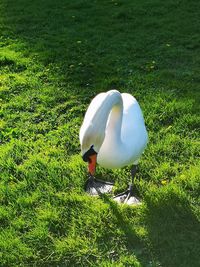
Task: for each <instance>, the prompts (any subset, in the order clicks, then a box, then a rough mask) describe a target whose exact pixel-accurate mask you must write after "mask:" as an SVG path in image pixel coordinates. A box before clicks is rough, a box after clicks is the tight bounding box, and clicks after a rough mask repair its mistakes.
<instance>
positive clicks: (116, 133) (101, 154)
mask: <svg viewBox="0 0 200 267" xmlns="http://www.w3.org/2000/svg"><path fill="white" fill-rule="evenodd" d="M79 138H80V144H81V153H82V156H83V159H84V160H85V161H87V162H88V163H89V164H88V167H89V173H90V174H91V175H94V173H95V168H96V161H97V163H98V164H99V165H100V166H103V167H105V168H121V167H123V166H126V165H130V164H134V165H137V163H138V160H139V158H140V157H141V155H142V152H143V151H144V149H145V147H146V145H147V141H148V135H147V131H146V127H145V123H144V119H143V115H142V111H141V109H140V106H139V104H138V102H137V100H136V99H135V98H134V97H133V96H132V95H130V94H127V93H122V94H121V93H120V92H118V91H117V90H110V91H108V92H106V93H100V94H98V95H97V96H96V97H95V98H94V99H93V100H92V102H91V103H90V105H89V107H88V109H87V112H86V114H85V118H84V121H83V124H82V126H81V129H80V134H79Z"/></svg>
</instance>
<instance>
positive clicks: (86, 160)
mask: <svg viewBox="0 0 200 267" xmlns="http://www.w3.org/2000/svg"><path fill="white" fill-rule="evenodd" d="M93 147H94V145H92V146H91V147H90V149H89V150H88V151H87V152H85V154H84V155H83V157H82V158H83V160H84V161H85V162H89V163H90V161H91V159H90V156H91V155H94V154H97V152H96V151H95V150H94V148H93Z"/></svg>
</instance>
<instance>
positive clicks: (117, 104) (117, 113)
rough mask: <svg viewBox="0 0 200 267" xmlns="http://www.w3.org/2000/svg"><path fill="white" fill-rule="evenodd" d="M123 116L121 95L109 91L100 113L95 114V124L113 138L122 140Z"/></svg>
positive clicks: (114, 91)
mask: <svg viewBox="0 0 200 267" xmlns="http://www.w3.org/2000/svg"><path fill="white" fill-rule="evenodd" d="M122 116H123V101H122V97H121V94H120V93H119V92H118V91H116V90H112V91H109V93H108V94H107V96H106V97H105V99H104V100H103V102H102V104H101V106H100V108H99V110H98V112H97V113H96V114H95V117H94V123H95V122H96V123H97V124H98V126H97V127H101V128H102V130H103V131H104V133H105V134H106V135H107V134H109V136H110V137H111V138H114V139H115V140H116V139H117V140H118V141H119V140H121V125H122Z"/></svg>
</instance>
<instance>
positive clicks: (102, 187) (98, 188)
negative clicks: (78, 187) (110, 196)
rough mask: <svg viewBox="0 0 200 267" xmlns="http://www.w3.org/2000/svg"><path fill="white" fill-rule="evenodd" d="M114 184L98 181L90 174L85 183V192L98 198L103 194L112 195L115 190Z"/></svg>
mask: <svg viewBox="0 0 200 267" xmlns="http://www.w3.org/2000/svg"><path fill="white" fill-rule="evenodd" d="M113 185H114V184H113V183H112V182H106V181H102V180H99V179H96V178H95V177H94V176H92V175H91V174H89V177H88V179H87V181H86V183H85V191H86V192H87V193H89V194H90V195H92V196H98V195H101V194H106V193H111V192H112V188H113Z"/></svg>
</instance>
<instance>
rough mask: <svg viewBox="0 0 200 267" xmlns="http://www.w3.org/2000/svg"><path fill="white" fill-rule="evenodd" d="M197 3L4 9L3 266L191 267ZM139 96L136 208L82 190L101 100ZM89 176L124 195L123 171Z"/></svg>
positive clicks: (199, 246)
mask: <svg viewBox="0 0 200 267" xmlns="http://www.w3.org/2000/svg"><path fill="white" fill-rule="evenodd" d="M199 17H200V1H197V0H191V1H186V0H167V1H161V0H149V1H139V0H124V1H122V0H119V1H118V0H116V1H111V0H110V1H105V0H101V1H100V0H91V1H84V0H75V1H69V0H56V1H53V0H40V1H39V0H33V1H25V0H15V1H14V0H0V33H1V36H0V177H1V179H0V266H1V267H11V266H39V267H42V266H48V267H52V266H56V267H58V266H59V267H61V266H63V267H64V266H69V267H73V266H84V267H85V266H95V267H96V266H100V267H109V266H116V267H122V266H135V267H141V266H144V267H199V264H200V208H199V207H200V160H199V156H200V138H199V128H200V114H199V111H200V108H199V107H200V103H199V100H200V85H199V84H200V83H199V82H200V73H199V70H200V68H199V67H200V20H199ZM113 88H115V89H118V90H120V91H121V92H129V93H131V94H133V95H134V96H135V97H136V98H137V99H138V101H139V103H140V105H141V107H142V110H143V113H144V117H145V121H146V125H147V129H148V132H149V144H148V147H147V149H146V151H145V153H144V155H143V157H142V159H141V162H140V171H139V173H138V175H137V182H136V186H137V189H138V191H139V192H140V195H141V197H142V199H143V204H142V205H141V206H137V207H130V206H126V205H124V206H123V205H122V206H118V205H116V204H115V203H114V202H113V201H111V200H110V199H109V198H108V197H106V196H105V197H103V198H92V197H90V196H88V195H87V194H86V193H85V192H84V190H83V186H84V182H85V181H86V179H87V168H86V164H85V163H84V162H83V161H82V159H81V156H80V146H79V139H78V133H79V127H80V125H81V122H82V120H83V116H84V112H85V110H86V108H87V106H88V104H89V102H90V100H91V98H93V97H94V96H95V95H96V94H97V93H99V92H102V91H106V90H110V89H113ZM97 176H98V177H101V178H105V179H106V180H110V181H115V183H116V186H115V192H120V191H122V190H124V189H125V188H126V186H127V181H128V177H129V168H128V167H127V168H124V169H121V170H114V171H111V170H105V169H103V168H100V167H98V170H97Z"/></svg>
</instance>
